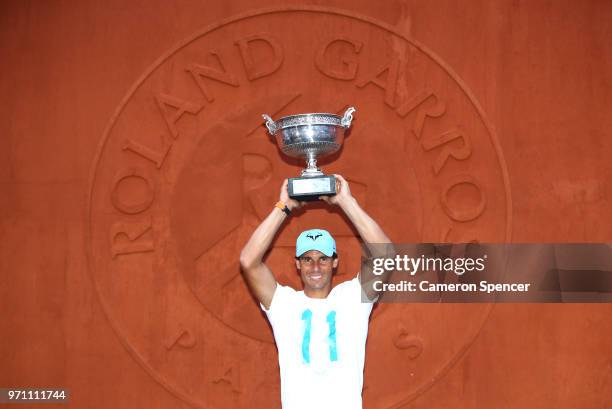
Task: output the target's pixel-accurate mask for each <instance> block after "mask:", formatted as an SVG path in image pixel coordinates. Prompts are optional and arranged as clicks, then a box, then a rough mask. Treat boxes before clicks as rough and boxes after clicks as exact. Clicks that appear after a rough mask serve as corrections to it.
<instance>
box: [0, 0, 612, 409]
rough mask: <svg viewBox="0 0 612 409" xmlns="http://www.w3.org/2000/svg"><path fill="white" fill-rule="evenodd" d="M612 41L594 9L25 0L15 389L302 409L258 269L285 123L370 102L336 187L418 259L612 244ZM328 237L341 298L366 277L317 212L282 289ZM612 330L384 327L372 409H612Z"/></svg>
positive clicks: (6, 200) (8, 237)
mask: <svg viewBox="0 0 612 409" xmlns="http://www.w3.org/2000/svg"><path fill="white" fill-rule="evenodd" d="M611 21H612V3H610V2H606V1H596V0H592V1H553V2H546V1H539V0H536V1H449V0H439V1H405V0H390V1H384V2H374V1H366V0H356V1H346V0H334V1H331V2H322V1H309V2H306V1H273V0H271V1H266V2H256V1H253V0H231V1H228V2H222V1H207V2H204V1H199V2H198V1H191V0H185V1H172V2H171V1H156V0H151V1H118V0H110V1H105V2H102V1H93V0H87V1H75V2H57V1H54V2H52V1H14V2H3V4H2V5H1V6H0V53H1V61H2V68H3V69H2V77H1V78H0V90H1V92H0V95H1V98H0V107H1V112H2V120H0V186H1V191H0V215H1V216H0V269H1V271H2V280H1V281H0V387H55V388H67V389H69V391H70V403H69V407H75V408H100V409H101V408H115V409H119V408H137V407H142V408H145V407H146V408H160V409H161V408H164V409H166V408H219V409H225V408H227V409H230V408H232V409H233V408H249V409H251V408H252V409H263V408H279V407H280V391H279V382H280V381H279V375H278V364H277V355H276V354H277V351H276V348H275V346H274V343H273V338H272V333H271V329H270V327H269V325H268V323H267V321H266V319H265V316H264V315H263V314H262V313H261V311H260V309H259V307H258V305H257V303H256V301H255V300H254V299H253V298H252V297H251V296H250V294H249V292H248V290H247V287H246V286H245V283H244V281H243V279H242V277H241V275H240V270H239V265H238V255H239V252H240V249H241V248H242V246H243V245H244V243H245V242H246V240H247V239H248V237H249V236H250V234H251V233H252V232H253V230H254V229H255V227H256V226H257V225H258V223H259V222H260V221H261V220H262V219H263V218H265V217H266V216H267V215H268V214H269V212H270V211H271V210H272V206H273V205H274V203H275V202H276V201H277V200H278V194H279V189H280V186H281V183H282V181H283V179H284V178H286V177H292V176H297V175H298V174H299V171H300V169H301V168H302V167H303V166H304V164H303V163H302V162H301V161H298V160H294V159H289V158H287V157H285V156H283V155H282V154H281V152H280V151H279V149H278V147H277V146H276V145H275V143H274V140H273V139H272V138H270V137H269V136H268V134H267V131H266V129H265V127H264V126H263V120H262V118H261V114H263V113H267V114H270V115H271V116H272V117H273V118H275V119H276V118H280V117H282V116H284V115H289V114H294V113H305V112H335V113H340V114H341V113H342V112H344V110H345V109H346V108H347V107H348V106H355V107H356V108H357V112H356V113H355V115H354V117H355V120H354V121H353V124H352V129H351V131H350V134H349V135H348V136H347V138H346V139H345V143H344V146H343V149H342V150H341V151H340V152H339V153H337V154H334V155H333V156H331V157H328V158H324V159H322V160H321V161H320V165H321V166H322V168H323V170H324V171H325V172H326V173H338V174H341V175H343V176H345V177H346V178H347V179H348V180H349V183H350V186H351V190H352V192H353V195H354V196H355V197H356V198H357V200H358V202H359V203H360V204H361V205H362V207H363V208H364V209H366V211H367V212H368V213H369V214H370V215H371V216H372V217H373V218H374V219H375V220H377V221H378V222H379V224H380V225H381V226H382V227H383V229H384V230H385V231H386V232H387V233H388V235H389V236H390V237H391V238H392V239H393V240H394V241H396V242H422V241H425V242H440V241H449V242H455V241H469V240H480V241H485V242H504V241H512V242H517V243H521V242H612V223H611V222H612V212H611V211H610V209H611V207H612V199H611V195H612V185H611V182H610V180H611V178H612V165H611V160H610V158H611V156H612V142H611V140H612V131H611V129H612V115H611V113H612V24H611ZM315 226H317V227H323V228H326V229H328V230H330V231H331V232H332V233H333V234H334V236H335V237H336V239H337V243H338V249H339V256H340V266H339V268H338V271H337V275H336V277H335V278H334V280H335V282H336V283H338V282H341V281H343V280H346V279H348V278H352V277H354V275H355V274H356V272H357V271H358V269H359V262H360V259H359V257H360V248H359V242H358V240H357V239H356V237H355V234H356V233H355V230H354V229H353V228H352V227H351V224H350V222H349V221H348V220H347V219H346V218H345V217H343V214H342V213H341V212H340V211H339V210H338V209H335V208H332V207H329V206H327V205H323V204H322V203H317V204H311V205H309V206H307V207H306V208H305V210H303V211H301V212H298V213H297V214H296V215H294V216H292V217H291V218H290V219H289V221H288V222H287V223H285V224H284V225H283V227H282V229H281V231H280V232H279V234H278V236H277V239H276V240H275V242H274V244H273V249H272V251H271V252H270V254H269V256H268V258H267V263H268V264H269V265H270V267H271V269H272V270H273V271H274V272H275V274H276V276H277V278H278V280H279V281H280V282H281V283H283V284H285V285H292V286H294V287H295V288H300V281H299V276H298V275H297V273H296V271H295V267H294V265H293V259H292V251H293V246H294V243H295V238H296V236H297V234H298V233H299V232H300V231H301V230H303V229H305V228H310V227H315ZM611 313H612V307H611V306H610V305H607V304H593V305H588V304H582V305H581V304H563V305H562V304H537V305H535V304H534V305H528V304H516V305H512V304H510V305H485V304H463V305H452V304H443V305H442V304H440V305H438V304H394V305H379V306H377V307H376V308H375V310H374V312H373V314H372V317H371V322H370V333H369V338H368V344H367V350H366V369H365V382H364V392H363V399H364V408H366V409H379V408H380V409H387V408H406V409H420V408H428V409H429V408H437V409H442V408H453V409H457V408H465V409H484V408H512V409H519V408H538V409H539V408H541V409H545V408H566V409H570V408H593V409H596V408H597V409H601V408H606V407H610V405H612V343H611V341H610V339H611V338H612V320H611V319H610V316H611ZM305 393H310V392H309V391H305ZM24 407H25V406H24ZM29 407H38V406H37V405H31V406H29ZM49 407H52V406H49ZM57 407H65V406H60V405H58V406H57Z"/></svg>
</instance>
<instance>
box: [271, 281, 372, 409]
mask: <svg viewBox="0 0 612 409" xmlns="http://www.w3.org/2000/svg"><path fill="white" fill-rule="evenodd" d="M361 295H362V290H361V285H360V283H359V279H358V277H355V278H354V279H352V280H350V281H346V282H344V283H341V284H338V285H337V286H336V287H334V288H332V290H331V292H330V293H329V295H328V296H327V298H322V299H318V298H310V297H308V296H306V295H305V294H304V291H295V290H294V289H293V288H291V287H287V286H282V285H280V284H277V286H276V290H275V291H274V295H273V297H272V302H271V304H270V308H269V309H268V310H266V308H265V307H264V306H263V304H261V303H260V307H261V309H262V310H263V311H264V312H265V313H266V315H267V316H268V320H269V321H270V324H271V325H272V329H273V330H274V339H275V340H276V346H277V348H278V361H279V366H280V378H281V401H282V407H283V409H306V408H308V409H312V408H317V409H328V408H329V409H332V408H333V409H338V408H343V409H362V404H361V390H362V387H363V364H364V355H365V344H366V338H367V336H368V321H369V317H370V313H371V312H372V307H373V304H372V303H362V302H361ZM364 299H365V298H364Z"/></svg>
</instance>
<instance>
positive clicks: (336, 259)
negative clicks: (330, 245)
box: [332, 256, 338, 268]
mask: <svg viewBox="0 0 612 409" xmlns="http://www.w3.org/2000/svg"><path fill="white" fill-rule="evenodd" d="M332 267H333V268H336V267H338V257H337V256H336V258H335V259H334V262H333V263H332Z"/></svg>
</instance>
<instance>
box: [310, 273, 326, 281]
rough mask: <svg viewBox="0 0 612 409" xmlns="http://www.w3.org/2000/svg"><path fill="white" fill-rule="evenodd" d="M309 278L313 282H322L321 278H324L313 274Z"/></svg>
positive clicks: (321, 275)
mask: <svg viewBox="0 0 612 409" xmlns="http://www.w3.org/2000/svg"><path fill="white" fill-rule="evenodd" d="M308 278H310V279H311V280H320V279H321V278H323V274H311V275H309V276H308Z"/></svg>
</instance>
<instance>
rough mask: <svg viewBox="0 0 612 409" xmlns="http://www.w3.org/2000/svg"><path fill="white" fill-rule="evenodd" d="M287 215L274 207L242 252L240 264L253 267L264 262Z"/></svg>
mask: <svg viewBox="0 0 612 409" xmlns="http://www.w3.org/2000/svg"><path fill="white" fill-rule="evenodd" d="M286 217H287V215H286V214H285V213H284V212H283V211H282V210H280V209H278V208H276V207H275V208H273V209H272V211H271V212H270V214H269V215H268V217H266V218H265V219H264V221H263V222H261V224H260V225H259V226H258V227H257V228H256V229H255V231H254V232H253V234H252V235H251V238H250V239H249V241H248V242H247V243H246V245H245V246H244V248H243V249H242V252H241V253H240V264H241V265H242V266H243V267H252V266H254V265H257V264H260V263H261V262H262V259H263V256H264V254H265V253H266V251H268V248H269V247H270V244H271V243H272V240H274V236H275V235H276V233H277V232H278V229H279V228H280V226H281V225H282V224H283V221H284V220H285V218H286Z"/></svg>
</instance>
